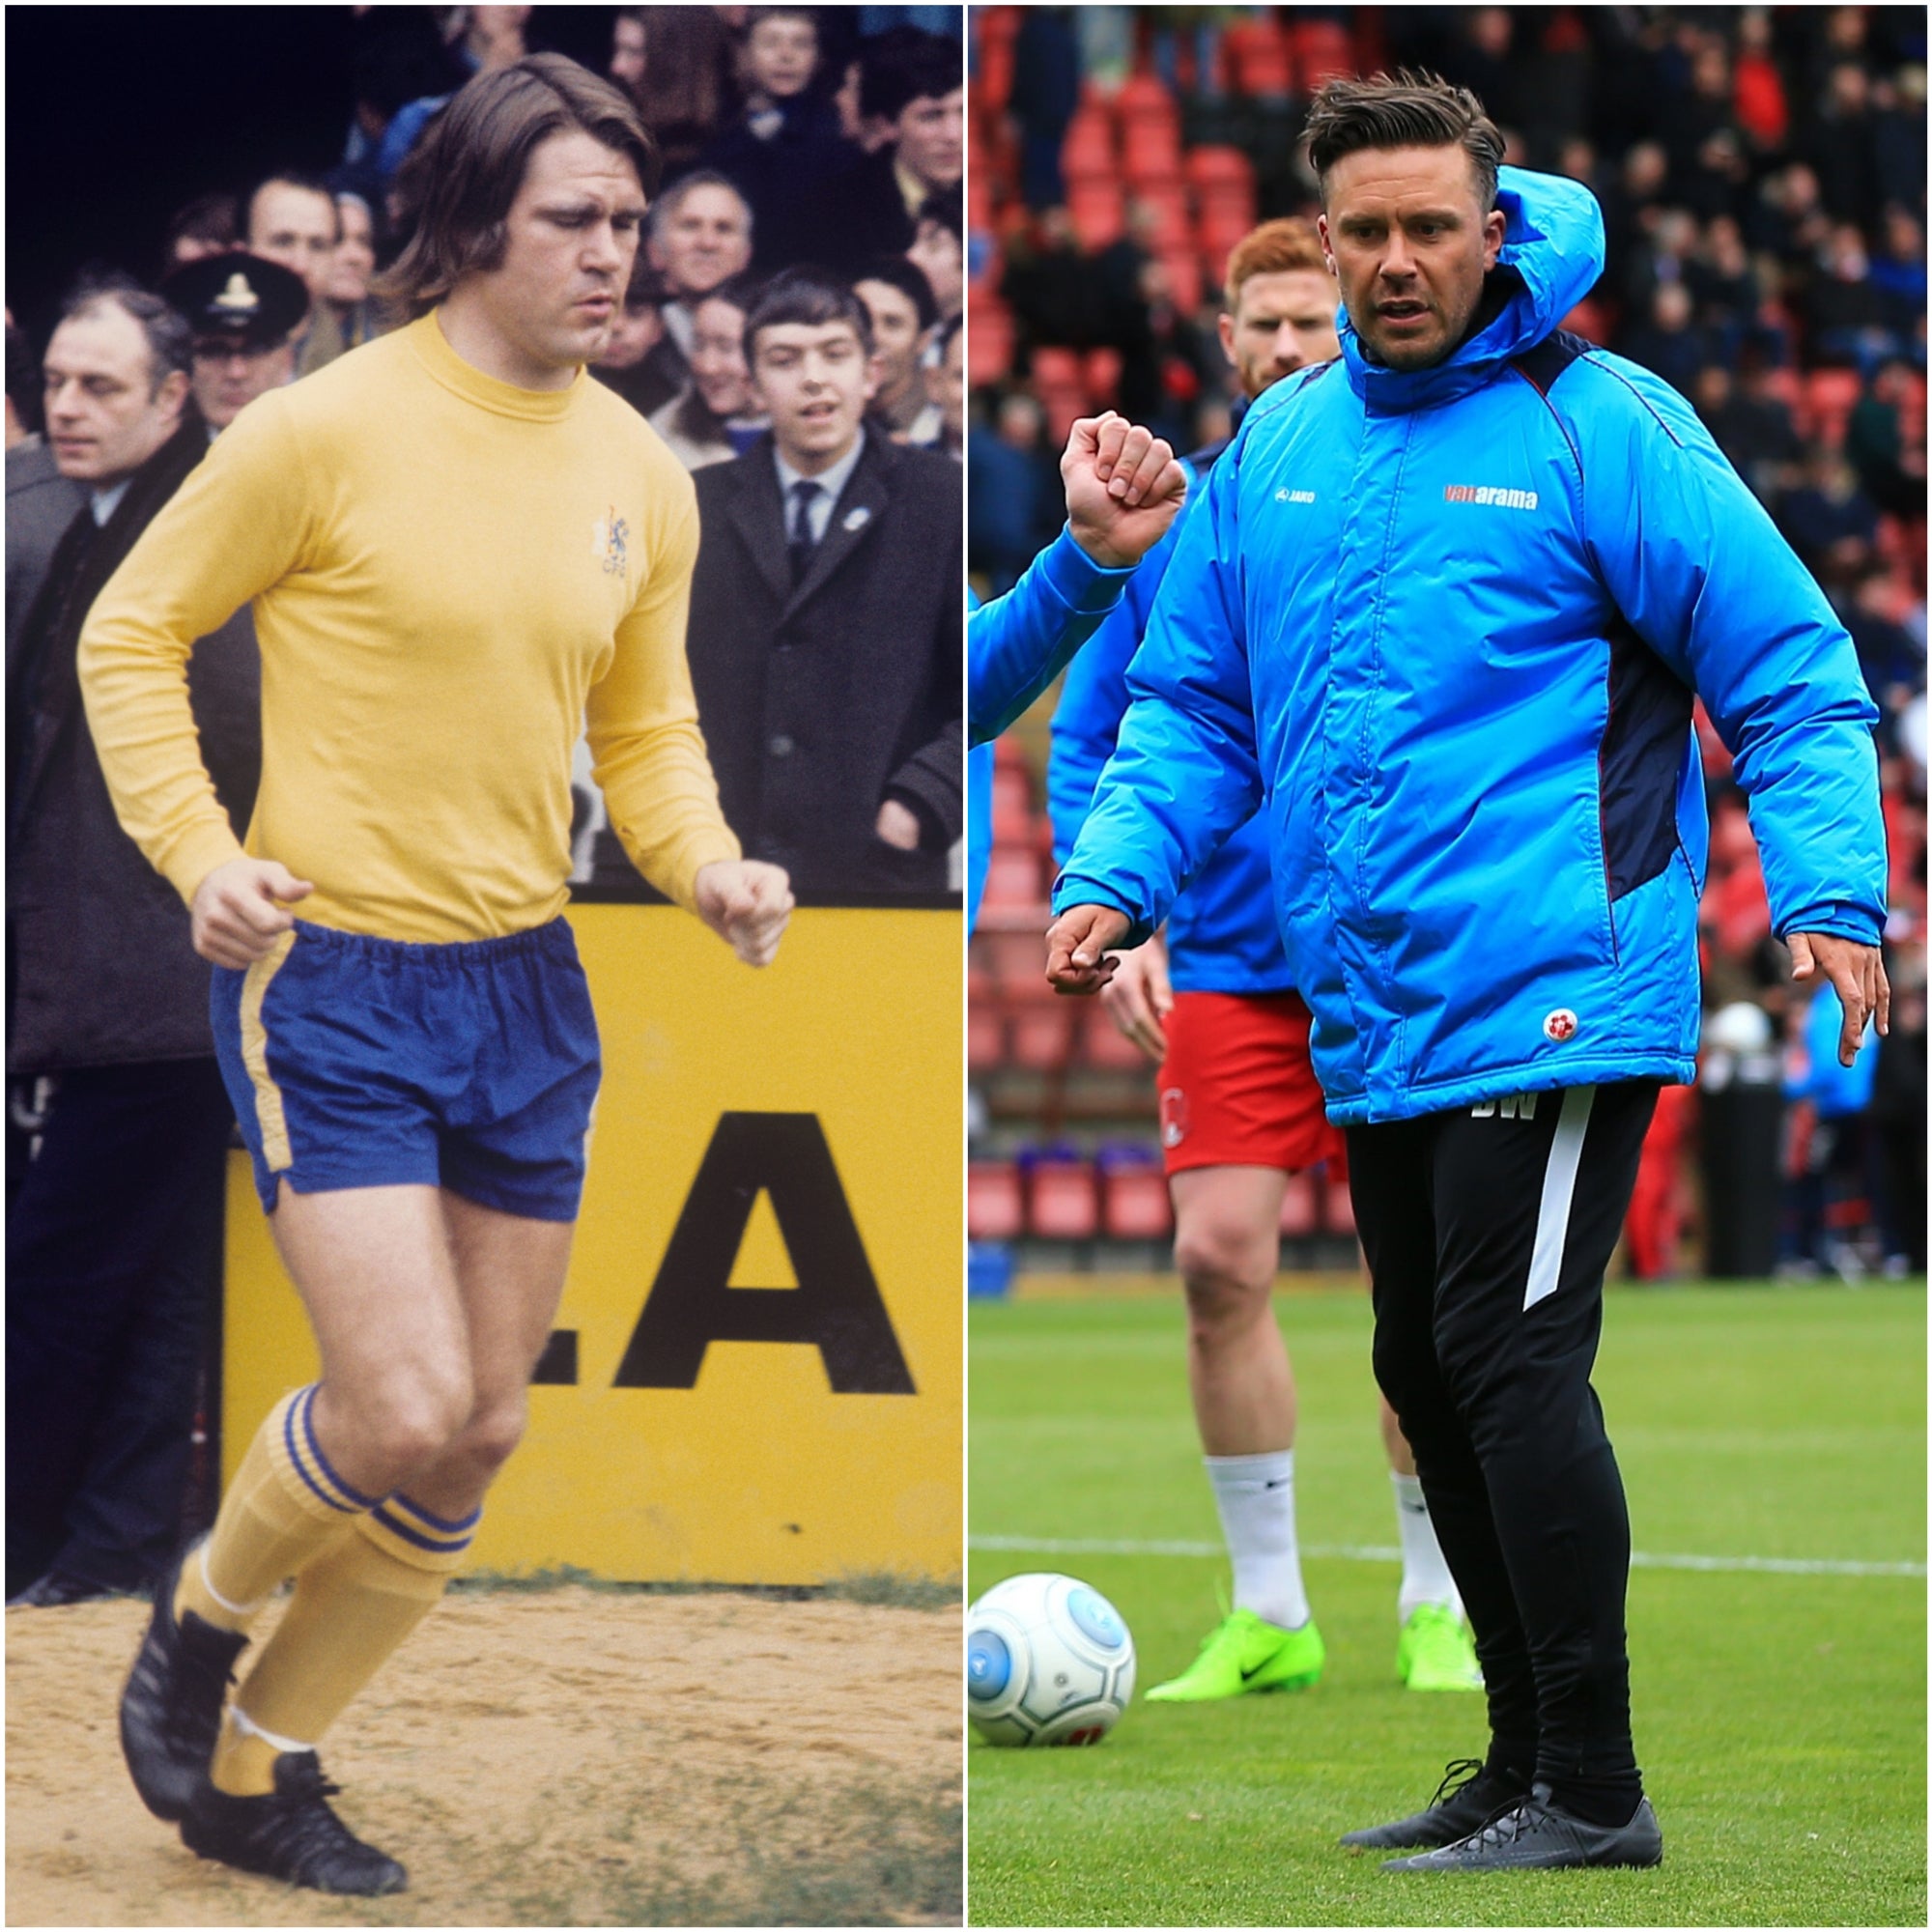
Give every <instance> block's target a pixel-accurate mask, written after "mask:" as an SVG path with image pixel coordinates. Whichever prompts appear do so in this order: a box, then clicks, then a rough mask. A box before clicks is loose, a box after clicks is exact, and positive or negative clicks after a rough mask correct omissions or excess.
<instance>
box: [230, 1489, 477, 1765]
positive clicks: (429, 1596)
mask: <svg viewBox="0 0 1932 1932" xmlns="http://www.w3.org/2000/svg"><path fill="white" fill-rule="evenodd" d="M481 1517H482V1512H481V1511H480V1510H474V1511H471V1513H470V1514H469V1516H467V1517H464V1518H462V1519H461V1520H457V1521H450V1520H446V1519H444V1518H442V1517H439V1516H435V1515H432V1514H431V1512H429V1511H428V1510H426V1509H424V1508H423V1507H422V1505H421V1504H419V1503H415V1502H412V1501H411V1500H410V1498H409V1497H408V1496H405V1495H402V1494H401V1493H398V1494H396V1495H393V1496H389V1497H387V1498H386V1499H385V1500H384V1501H383V1502H381V1503H379V1504H377V1506H376V1507H375V1509H373V1510H372V1511H370V1512H369V1513H368V1514H367V1515H366V1516H360V1517H357V1518H356V1519H355V1526H354V1529H353V1530H352V1532H351V1533H350V1534H349V1535H348V1536H345V1537H344V1538H343V1539H342V1540H341V1541H340V1542H339V1543H338V1544H337V1545H336V1546H335V1547H334V1548H330V1549H328V1550H327V1551H326V1552H325V1553H324V1554H323V1555H321V1556H319V1557H317V1558H316V1559H315V1560H314V1561H313V1562H312V1563H310V1564H309V1565H308V1566H307V1568H306V1569H304V1570H303V1571H302V1573H301V1575H300V1576H299V1577H298V1578H297V1579H296V1591H295V1596H294V1598H293V1600H292V1601H291V1602H290V1604H289V1607H288V1611H287V1614H286V1615H284V1617H283V1618H282V1621H281V1622H280V1623H279V1624H278V1625H277V1626H276V1627H275V1634H274V1635H273V1636H271V1637H270V1639H269V1642H268V1644H267V1646H266V1647H265V1648H264V1650H263V1652H262V1655H261V1656H260V1658H258V1659H257V1660H256V1663H255V1667H254V1669H253V1670H251V1671H250V1672H249V1673H248V1678H247V1682H246V1683H244V1684H243V1685H242V1686H241V1690H239V1691H237V1692H236V1695H235V1707H234V1709H233V1710H232V1711H231V1712H230V1713H229V1716H228V1720H227V1722H225V1723H224V1724H223V1725H222V1727H221V1736H220V1739H219V1741H218V1742H217V1743H216V1745H215V1747H214V1762H213V1765H212V1767H211V1768H210V1776H212V1777H213V1780H214V1783H215V1787H216V1789H217V1790H221V1791H226V1792H228V1793H229V1794H230V1795H231V1796H234V1797H237V1798H252V1797H259V1796H261V1795H263V1794H265V1793H267V1792H270V1791H272V1790H273V1789H274V1779H275V1759H276V1758H277V1757H278V1756H279V1755H280V1754H281V1753H282V1752H283V1751H285V1750H311V1749H313V1748H314V1747H315V1746H316V1745H317V1744H319V1743H320V1742H321V1739H322V1734H323V1733H324V1732H325V1731H326V1730H327V1728H328V1727H329V1725H330V1724H332V1723H333V1722H334V1721H335V1719H337V1718H338V1717H340V1716H341V1715H342V1713H343V1711H344V1710H346V1709H347V1708H348V1706H349V1704H350V1702H351V1701H352V1700H353V1699H354V1698H355V1695H356V1693H357V1692H358V1691H360V1690H361V1689H362V1688H363V1686H364V1685H366V1684H367V1683H368V1682H369V1680H370V1679H371V1678H372V1677H374V1676H375V1674H376V1672H377V1671H378V1670H379V1669H380V1668H381V1667H382V1665H383V1663H384V1662H385V1661H386V1660H387V1659H388V1657H389V1656H390V1655H391V1654H392V1653H393V1652H394V1651H395V1650H396V1648H397V1647H398V1645H400V1644H401V1643H402V1641H403V1639H404V1638H405V1637H407V1636H408V1635H409V1634H410V1633H411V1632H412V1630H414V1629H415V1627H416V1625H417V1624H419V1623H420V1622H421V1621H422V1620H423V1618H424V1617H426V1616H427V1615H428V1614H429V1612H430V1611H431V1610H432V1609H433V1608H434V1607H435V1605H436V1603H437V1600H438V1599H439V1598H440V1596H441V1595H442V1592H443V1588H444V1586H445V1585H446V1584H447V1583H448V1581H449V1579H450V1577H452V1576H453V1575H454V1574H455V1573H456V1572H457V1571H458V1570H459V1569H461V1568H462V1567H463V1558H464V1553H465V1551H467V1550H468V1549H469V1544H470V1540H471V1538H472V1537H474V1536H475V1534H476V1525H477V1522H478V1521H479V1520H480V1519H481Z"/></svg>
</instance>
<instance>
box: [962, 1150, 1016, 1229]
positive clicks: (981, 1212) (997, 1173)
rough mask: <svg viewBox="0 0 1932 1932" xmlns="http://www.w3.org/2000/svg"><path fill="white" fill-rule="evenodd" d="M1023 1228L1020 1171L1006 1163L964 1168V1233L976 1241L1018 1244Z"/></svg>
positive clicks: (970, 1164) (978, 1162)
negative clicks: (1014, 1242)
mask: <svg viewBox="0 0 1932 1932" xmlns="http://www.w3.org/2000/svg"><path fill="white" fill-rule="evenodd" d="M1025 1227H1026V1212H1025V1204H1024V1202H1023V1200H1022V1198H1021V1193H1020V1171H1019V1169H1018V1167H1017V1166H1015V1165H1014V1163H1013V1162H1011V1161H1009V1160H975V1161H969V1162H968V1163H967V1165H966V1233H967V1236H969V1238H971V1239H973V1240H976V1241H1011V1240H1017V1239H1018V1238H1019V1236H1020V1235H1021V1233H1022V1232H1023V1231H1024V1230H1025Z"/></svg>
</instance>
